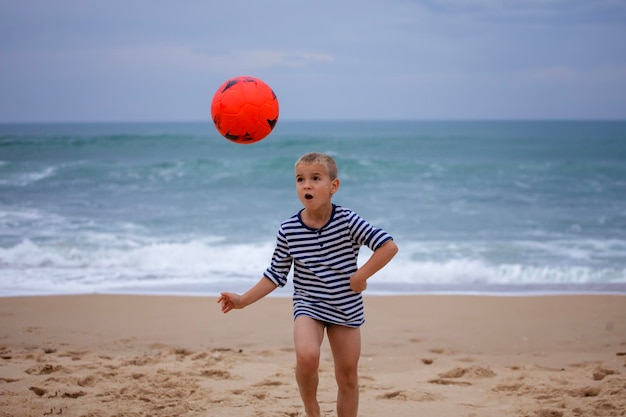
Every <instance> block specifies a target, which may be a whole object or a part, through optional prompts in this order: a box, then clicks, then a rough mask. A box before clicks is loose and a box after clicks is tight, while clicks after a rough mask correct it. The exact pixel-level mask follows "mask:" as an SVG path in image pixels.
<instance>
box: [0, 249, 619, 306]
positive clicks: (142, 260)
mask: <svg viewBox="0 0 626 417" xmlns="http://www.w3.org/2000/svg"><path fill="white" fill-rule="evenodd" d="M272 251H273V244H272V243H270V242H267V243H263V244H227V243H224V242H223V241H219V240H218V239H215V240H213V241H209V240H205V241H200V240H192V241H187V242H153V243H144V244H141V245H137V244H135V245H134V246H133V245H130V246H127V247H118V248H113V247H110V246H109V247H100V248H98V247H91V248H84V247H78V246H75V245H67V246H63V245H60V244H55V245H43V244H36V243H34V242H32V241H30V240H23V241H22V242H20V243H19V244H17V245H14V246H12V247H9V248H0V267H1V268H0V269H1V270H0V282H1V283H2V284H1V286H0V295H4V296H7V295H23V294H50V293H93V292H131V293H152V292H156V293H185V294H214V293H217V292H219V291H221V290H232V291H244V290H245V289H247V287H249V286H250V285H252V284H253V283H254V282H255V281H256V280H258V279H259V278H260V277H261V276H262V273H263V271H264V270H265V268H266V267H267V266H268V262H269V260H270V257H271V254H272ZM413 255H415V254H413ZM368 256H369V254H367V253H363V254H362V256H361V258H360V263H361V264H362V263H363V262H365V260H366V259H367V257H368ZM371 283H372V284H371V287H372V291H374V292H379V293H380V292H382V293H385V292H391V293H403V292H406V291H409V292H411V291H417V290H418V289H420V288H422V289H423V288H437V289H439V290H445V289H446V288H448V289H452V288H464V289H465V290H466V291H471V290H472V289H479V288H486V287H489V286H498V287H499V288H507V287H508V288H510V289H511V290H515V288H516V287H519V286H524V285H526V286H531V287H532V286H535V287H536V286H541V285H552V286H555V285H556V286H559V285H562V286H572V285H583V286H584V285H595V284H606V285H611V284H619V288H622V291H624V292H626V268H624V267H614V268H607V267H600V268H594V267H591V266H579V265H552V266H545V265H530V264H514V263H500V264H498V263H490V262H487V261H485V260H484V259H478V258H456V259H439V260H427V259H423V256H419V259H414V256H411V254H410V253H409V254H405V255H403V256H398V258H397V259H394V260H393V261H392V262H391V263H390V264H389V265H388V266H387V267H386V268H385V269H383V270H382V271H380V272H379V273H378V274H377V275H376V276H375V277H374V278H373V279H372V280H371ZM515 291H517V290H515ZM283 294H284V293H283Z"/></svg>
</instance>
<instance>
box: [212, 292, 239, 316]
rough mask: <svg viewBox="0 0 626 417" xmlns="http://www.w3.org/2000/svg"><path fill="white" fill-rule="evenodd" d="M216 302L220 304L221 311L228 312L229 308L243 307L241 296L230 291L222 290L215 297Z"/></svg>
mask: <svg viewBox="0 0 626 417" xmlns="http://www.w3.org/2000/svg"><path fill="white" fill-rule="evenodd" d="M217 302H218V304H221V307H222V313H228V312H229V311H231V310H234V309H238V308H243V305H242V303H241V296H240V295H239V294H234V293H232V292H223V293H221V294H220V297H219V298H218V299H217Z"/></svg>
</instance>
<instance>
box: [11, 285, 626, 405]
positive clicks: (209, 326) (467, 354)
mask: <svg viewBox="0 0 626 417" xmlns="http://www.w3.org/2000/svg"><path fill="white" fill-rule="evenodd" d="M366 318H367V322H366V324H365V325H364V326H363V328H362V335H363V353H362V357H361V362H360V369H359V372H360V386H361V406H360V413H359V415H360V416H362V417H368V416H369V417H381V416H382V417H392V416H393V417H416V416H463V417H482V416H485V417H492V416H493V417H496V416H498V417H500V416H532V417H558V416H585V417H587V416H624V415H626V296H619V295H616V296H610V295H569V296H543V297H489V296H439V295H424V296H403V297H374V296H369V297H366ZM294 363H295V360H294V352H293V347H292V318H291V301H290V300H289V299H287V298H271V297H270V298H266V299H264V300H261V301H259V302H258V303H257V304H255V305H253V306H250V307H248V308H247V309H245V310H240V311H234V312H231V313H229V314H227V315H223V314H222V313H221V312H220V311H219V307H218V305H217V304H216V299H215V298H210V297H169V296H167V297H165V296H164V297H160V296H124V295H80V296H49V297H15V298H13V297H8V298H0V416H46V415H61V416H94V417H96V416H103V417H104V416H218V417H219V416H263V417H279V416H280V417H286V416H291V417H294V416H304V413H303V410H302V406H301V403H300V397H299V394H298V391H297V387H296V384H295V380H294V376H293V368H294ZM332 369H333V368H332V360H331V355H330V351H329V348H328V344H327V341H325V342H324V346H323V353H322V360H321V369H320V390H319V400H320V404H321V407H322V410H323V413H324V414H323V415H325V416H333V415H335V412H334V409H335V400H334V399H335V395H336V387H335V382H334V377H333V370H332Z"/></svg>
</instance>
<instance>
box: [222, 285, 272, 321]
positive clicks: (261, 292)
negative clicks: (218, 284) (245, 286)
mask: <svg viewBox="0 0 626 417" xmlns="http://www.w3.org/2000/svg"><path fill="white" fill-rule="evenodd" d="M275 289H276V284H274V283H273V282H272V281H270V280H269V279H268V278H266V277H263V278H261V280H260V281H259V282H257V283H256V284H255V285H254V287H252V288H250V289H249V290H248V291H246V292H245V293H244V294H243V295H239V294H235V293H232V292H223V293H221V294H220V297H219V298H218V299H217V302H218V303H219V304H221V306H222V313H228V312H229V311H231V310H234V309H240V308H244V307H247V306H249V305H250V304H252V303H254V302H256V301H258V300H260V299H261V298H263V297H265V296H266V295H268V294H269V293H271V292H272V291H274V290H275Z"/></svg>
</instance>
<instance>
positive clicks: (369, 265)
mask: <svg viewBox="0 0 626 417" xmlns="http://www.w3.org/2000/svg"><path fill="white" fill-rule="evenodd" d="M396 253H398V245H396V242H394V241H393V239H391V240H388V241H387V242H385V243H383V245H382V246H380V247H379V248H378V249H376V250H375V251H374V253H372V256H370V258H369V259H368V260H367V262H365V263H364V264H363V265H362V266H361V267H360V268H359V269H358V270H357V271H356V272H355V273H354V275H352V276H351V277H350V288H351V289H352V291H354V292H358V293H360V292H363V291H365V289H366V288H367V280H368V278H369V277H371V276H372V275H374V274H375V273H376V272H378V271H379V270H380V269H382V268H383V267H384V266H385V265H387V264H388V263H389V261H391V259H392V258H393V257H394V256H395V255H396Z"/></svg>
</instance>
